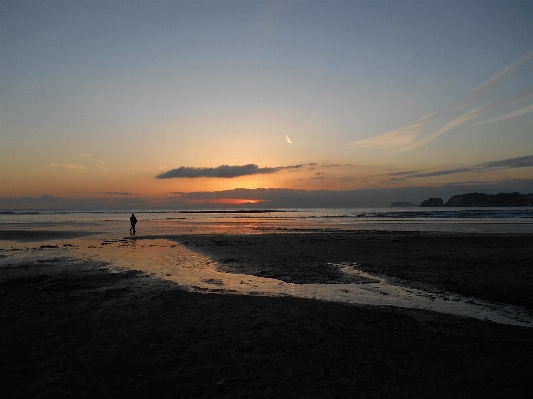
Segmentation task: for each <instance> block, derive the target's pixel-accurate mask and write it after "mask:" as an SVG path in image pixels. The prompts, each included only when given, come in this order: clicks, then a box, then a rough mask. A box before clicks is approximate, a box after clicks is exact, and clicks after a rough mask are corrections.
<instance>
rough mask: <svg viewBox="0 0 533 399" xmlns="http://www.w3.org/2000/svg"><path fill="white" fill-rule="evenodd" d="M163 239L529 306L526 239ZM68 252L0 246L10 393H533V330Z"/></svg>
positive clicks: (283, 267)
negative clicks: (343, 266)
mask: <svg viewBox="0 0 533 399" xmlns="http://www.w3.org/2000/svg"><path fill="white" fill-rule="evenodd" d="M136 238H137V240H136V241H137V242H136V244H137V246H136V249H135V250H136V251H137V253H138V254H139V256H141V253H142V252H143V251H148V250H149V248H148V246H147V247H142V246H140V245H139V244H140V243H142V242H149V241H148V240H144V239H143V238H142V237H140V236H138V237H136ZM168 238H171V239H172V240H174V241H175V242H178V243H180V244H182V245H184V246H185V247H187V248H189V249H191V250H194V251H195V252H198V253H199V254H203V255H207V256H209V257H210V258H211V259H212V260H213V261H216V262H217V267H218V268H219V269H221V270H223V271H227V272H235V271H238V272H239V273H243V272H246V273H248V274H252V275H258V276H262V277H272V278H277V279H279V280H283V281H286V282H292V283H299V284H302V283H311V282H321V283H342V282H344V281H343V279H345V278H346V277H345V276H344V275H343V274H342V273H340V272H339V270H338V268H335V267H331V265H330V263H339V262H357V264H358V266H359V267H360V268H361V269H363V270H365V271H368V272H371V273H374V274H381V275H387V276H390V277H396V278H401V279H402V280H404V281H408V282H410V284H412V285H416V286H432V287H437V288H440V289H443V290H448V291H453V292H458V293H462V294H464V295H472V296H476V297H479V298H482V299H487V300H491V301H497V302H504V303H508V304H513V305H520V306H524V307H526V308H528V309H530V310H531V309H532V304H531V295H530V293H531V289H532V288H533V287H532V286H533V280H532V274H533V270H532V268H531V265H530V263H531V262H530V260H531V259H533V256H532V250H531V245H529V244H530V242H531V236H528V235H457V234H446V235H435V234H416V233H386V232H358V233H353V232H352V233H343V232H338V233H320V234H318V233H309V234H268V235H264V234H263V235H241V236H237V235H231V236H230V235H187V236H173V237H168ZM43 240H44V238H43ZM71 242H72V241H69V240H65V241H59V240H56V241H53V240H52V241H49V240H47V241H42V243H41V244H35V243H31V245H28V246H29V247H30V246H32V249H31V251H30V250H28V254H29V253H30V252H31V253H32V254H34V255H32V256H25V254H24V252H18V251H17V253H19V254H21V255H20V256H16V257H13V259H14V260H13V261H10V260H9V259H11V258H10V256H11V255H12V253H13V251H10V250H7V249H8V248H9V246H7V248H6V246H4V247H3V248H5V249H6V250H4V251H2V252H0V256H2V257H4V259H3V266H2V267H1V268H0V321H1V325H2V328H1V329H0V343H1V345H2V358H3V360H2V362H1V369H0V375H1V377H0V379H1V381H0V390H1V391H2V392H5V393H7V397H20V398H31V397H75V398H83V397H91V398H92V397H113V398H116V397H139V398H140V397H143V398H145V397H191V398H192V397H199V398H213V397H215V398H216V397H228V398H229V397H241V398H244V397H250V398H251V397H253V398H267V397H310V398H319V397H369V398H380V397H406V398H407V397H409V398H413V397H415V398H416V397H419V398H426V397H435V398H449V397H459V398H468V397H489V398H490V397H494V398H496V397H498V398H499V397H503V396H511V395H512V396H514V397H523V398H526V397H529V394H530V392H532V390H533V382H532V381H531V378H530V371H529V370H530V359H531V357H532V356H533V328H527V327H516V326H510V325H504V324H497V323H492V322H486V321H481V320H476V319H472V318H465V317H456V316H450V315H446V314H442V313H436V312H430V311H424V310H417V309H400V308H394V307H373V306H355V305H346V304H339V303H331V302H325V301H317V300H312V299H298V298H292V297H264V296H242V295H219V294H212V293H198V292H187V291H184V290H179V289H177V288H176V284H175V283H173V282H171V281H167V280H163V279H161V278H158V277H156V276H154V275H151V274H148V273H146V272H138V271H132V270H127V269H119V270H117V269H116V268H114V267H113V265H112V264H108V263H106V262H105V261H102V260H95V259H94V258H91V257H89V256H85V255H83V251H82V250H81V249H80V250H78V251H75V250H71V248H70V247H69V245H73V244H71ZM4 243H5V241H4ZM104 244H105V243H104V242H102V243H101V249H99V248H94V251H105V250H107V248H109V247H110V246H109V245H104ZM133 244H135V241H134V240H124V243H119V245H124V248H123V249H124V250H128V248H130V247H128V245H133ZM155 249H157V248H155ZM62 250H64V253H63V252H61V251H62ZM109 250H111V249H109ZM20 251H24V249H20ZM113 251H116V249H113ZM62 253H63V255H62ZM8 255H9V256H8Z"/></svg>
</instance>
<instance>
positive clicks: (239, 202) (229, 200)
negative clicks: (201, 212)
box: [187, 198, 269, 205]
mask: <svg viewBox="0 0 533 399" xmlns="http://www.w3.org/2000/svg"><path fill="white" fill-rule="evenodd" d="M187 202H189V203H191V204H222V205H255V204H261V203H266V202H269V200H257V199H240V198H217V199H211V200H188V201H187Z"/></svg>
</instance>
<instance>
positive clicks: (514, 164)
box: [388, 155, 533, 180]
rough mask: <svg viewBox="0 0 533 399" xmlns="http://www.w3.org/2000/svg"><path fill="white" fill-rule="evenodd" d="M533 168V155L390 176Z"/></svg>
mask: <svg viewBox="0 0 533 399" xmlns="http://www.w3.org/2000/svg"><path fill="white" fill-rule="evenodd" d="M529 167H533V155H528V156H525V157H519V158H509V159H503V160H500V161H492V162H485V163H480V164H477V165H472V166H465V167H461V168H454V169H445V170H439V171H434V172H425V173H418V172H397V173H391V174H389V175H388V176H391V177H393V179H391V180H399V179H398V178H397V176H404V177H403V179H413V178H420V177H437V176H445V175H452V174H457V173H465V172H473V171H478V172H483V171H489V170H496V169H516V168H529Z"/></svg>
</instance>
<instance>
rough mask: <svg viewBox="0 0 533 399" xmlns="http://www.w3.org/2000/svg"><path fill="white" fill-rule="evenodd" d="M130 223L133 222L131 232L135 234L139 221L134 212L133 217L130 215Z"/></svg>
mask: <svg viewBox="0 0 533 399" xmlns="http://www.w3.org/2000/svg"><path fill="white" fill-rule="evenodd" d="M130 223H131V227H130V233H131V232H133V234H134V235H135V224H136V223H137V218H136V217H135V215H134V214H133V213H132V214H131V217H130Z"/></svg>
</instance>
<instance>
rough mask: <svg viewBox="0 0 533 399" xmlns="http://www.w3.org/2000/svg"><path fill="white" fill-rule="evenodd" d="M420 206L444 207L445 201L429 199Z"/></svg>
mask: <svg viewBox="0 0 533 399" xmlns="http://www.w3.org/2000/svg"><path fill="white" fill-rule="evenodd" d="M420 206H427V207H429V206H444V201H443V200H442V198H428V199H427V200H424V201H422V203H421V204H420Z"/></svg>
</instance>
